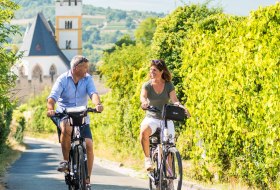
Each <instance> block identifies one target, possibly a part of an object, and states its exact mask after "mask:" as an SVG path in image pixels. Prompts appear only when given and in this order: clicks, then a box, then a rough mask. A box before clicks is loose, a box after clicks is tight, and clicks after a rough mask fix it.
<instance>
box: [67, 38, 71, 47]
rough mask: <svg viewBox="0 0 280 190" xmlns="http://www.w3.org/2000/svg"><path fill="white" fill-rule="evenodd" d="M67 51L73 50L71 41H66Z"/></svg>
mask: <svg viewBox="0 0 280 190" xmlns="http://www.w3.org/2000/svg"><path fill="white" fill-rule="evenodd" d="M66 49H71V40H66Z"/></svg>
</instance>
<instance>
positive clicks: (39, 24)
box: [13, 0, 82, 102]
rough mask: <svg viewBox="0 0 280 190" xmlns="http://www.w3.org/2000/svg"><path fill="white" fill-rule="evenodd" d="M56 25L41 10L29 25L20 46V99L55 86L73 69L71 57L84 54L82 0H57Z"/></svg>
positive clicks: (15, 68)
mask: <svg viewBox="0 0 280 190" xmlns="http://www.w3.org/2000/svg"><path fill="white" fill-rule="evenodd" d="M55 7H56V23H55V27H54V25H53V24H52V23H51V22H50V21H47V20H46V18H45V17H44V15H43V13H38V14H37V16H36V18H35V19H34V21H33V23H32V24H31V26H30V27H28V28H27V30H26V32H25V35H24V38H23V43H22V45H21V47H20V49H19V53H21V54H22V58H21V60H19V62H18V63H16V64H15V67H14V68H13V71H14V72H15V73H16V74H17V76H18V79H17V84H16V88H15V91H16V96H17V97H18V98H19V101H20V102H24V101H25V100H27V99H28V98H30V97H32V96H35V95H37V94H39V93H40V92H41V91H43V90H44V88H46V87H49V86H52V84H53V82H54V81H55V80H56V78H57V77H58V76H59V75H60V74H62V73H64V72H66V71H67V70H69V69H70V60H71V59H72V57H73V56H75V55H77V54H82V0H56V2H55Z"/></svg>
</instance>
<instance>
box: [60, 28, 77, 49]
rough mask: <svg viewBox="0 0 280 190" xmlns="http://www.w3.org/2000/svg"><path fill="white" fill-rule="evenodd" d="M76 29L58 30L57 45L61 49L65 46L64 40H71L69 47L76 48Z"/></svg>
mask: <svg viewBox="0 0 280 190" xmlns="http://www.w3.org/2000/svg"><path fill="white" fill-rule="evenodd" d="M77 36H78V31H77V30H73V31H72V30H71V31H61V32H59V39H60V40H59V47H60V48H61V49H65V48H66V40H71V49H77V48H78V40H77Z"/></svg>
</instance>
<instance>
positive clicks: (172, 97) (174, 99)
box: [169, 90, 191, 118]
mask: <svg viewBox="0 0 280 190" xmlns="http://www.w3.org/2000/svg"><path fill="white" fill-rule="evenodd" d="M169 97H170V100H171V102H172V103H173V104H174V105H177V106H180V107H181V108H184V109H185V113H186V115H187V118H190V117H191V114H190V112H189V110H188V109H187V108H185V107H184V106H183V105H182V104H181V103H180V102H179V100H178V98H177V95H176V92H175V90H172V91H171V92H170V93H169Z"/></svg>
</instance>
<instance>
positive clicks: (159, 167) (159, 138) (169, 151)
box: [148, 119, 182, 190]
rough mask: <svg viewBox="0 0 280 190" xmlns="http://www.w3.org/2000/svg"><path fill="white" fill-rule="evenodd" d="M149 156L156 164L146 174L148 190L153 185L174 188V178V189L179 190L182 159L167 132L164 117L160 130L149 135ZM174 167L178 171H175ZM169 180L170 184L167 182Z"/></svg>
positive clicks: (164, 189) (166, 188) (159, 187)
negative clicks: (148, 184) (148, 181)
mask: <svg viewBox="0 0 280 190" xmlns="http://www.w3.org/2000/svg"><path fill="white" fill-rule="evenodd" d="M150 157H151V159H152V161H153V162H154V163H155V164H156V168H155V169H154V170H153V171H152V172H151V173H149V174H148V176H149V180H150V190H152V189H153V188H152V186H153V185H155V186H156V187H157V188H158V189H159V190H169V189H170V186H173V188H172V189H174V184H173V182H174V180H175V181H176V180H178V182H177V184H176V185H175V186H176V190H181V186H182V161H181V157H180V153H179V152H178V150H177V149H176V145H175V143H173V140H172V139H171V136H170V135H169V133H168V125H167V120H166V119H162V122H161V125H160V130H157V131H156V132H155V133H154V134H153V135H152V136H150ZM175 162H176V163H175ZM177 164H178V165H177ZM175 165H176V166H175ZM177 167H178V168H177ZM176 168H177V170H178V171H176ZM177 172H178V176H177ZM169 182H170V183H172V184H171V185H170V184H168V183H169Z"/></svg>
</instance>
